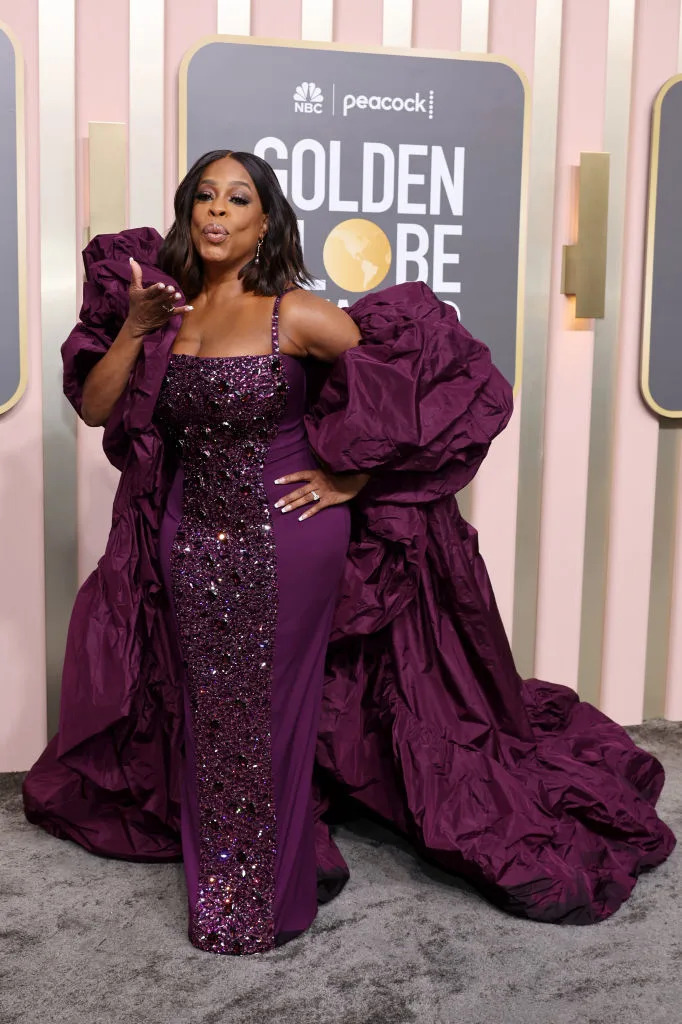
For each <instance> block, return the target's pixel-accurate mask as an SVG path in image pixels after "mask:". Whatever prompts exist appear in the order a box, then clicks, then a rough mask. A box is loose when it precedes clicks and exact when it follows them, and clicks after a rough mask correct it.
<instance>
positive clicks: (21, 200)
mask: <svg viewBox="0 0 682 1024" xmlns="http://www.w3.org/2000/svg"><path fill="white" fill-rule="evenodd" d="M0 32H2V33H4V35H5V36H7V38H8V39H9V41H10V45H11V46H12V50H13V51H14V90H15V99H16V115H15V116H16V136H15V138H16V150H17V155H16V170H17V304H18V325H19V383H18V384H17V387H16V390H15V391H14V393H13V394H12V395H11V396H10V398H8V399H7V401H5V402H3V403H2V404H0V414H2V413H3V412H7V411H8V410H9V409H11V408H13V406H15V405H16V404H17V402H18V401H19V399H20V398H21V397H22V395H23V394H24V392H25V391H26V386H27V384H28V336H27V310H26V294H27V285H26V275H27V269H26V152H25V145H26V142H25V131H24V118H25V116H26V114H25V105H24V55H23V52H22V49H21V46H20V44H19V41H18V39H17V37H16V36H15V34H14V32H13V31H12V30H11V28H9V26H8V25H6V24H5V23H4V22H2V21H0Z"/></svg>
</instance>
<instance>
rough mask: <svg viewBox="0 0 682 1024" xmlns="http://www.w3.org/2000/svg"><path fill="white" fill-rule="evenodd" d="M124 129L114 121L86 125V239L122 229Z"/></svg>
mask: <svg viewBox="0 0 682 1024" xmlns="http://www.w3.org/2000/svg"><path fill="white" fill-rule="evenodd" d="M126 156H127V154H126V126H125V124H122V123H120V122H118V121H90V122H89V124H88V169H89V193H90V209H89V217H88V227H87V229H86V235H87V237H86V239H85V241H86V242H88V241H89V240H90V239H91V238H94V237H95V235H102V234H114V233H116V232H118V231H122V230H123V228H124V227H125V226H126V220H127V215H126V206H127V202H126Z"/></svg>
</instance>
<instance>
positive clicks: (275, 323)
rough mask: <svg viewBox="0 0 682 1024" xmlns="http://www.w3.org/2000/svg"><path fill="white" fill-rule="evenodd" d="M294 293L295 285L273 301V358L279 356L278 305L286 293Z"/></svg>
mask: <svg viewBox="0 0 682 1024" xmlns="http://www.w3.org/2000/svg"><path fill="white" fill-rule="evenodd" d="M294 291H296V285H295V284H294V285H292V286H291V288H285V289H284V291H283V292H280V294H279V295H278V296H277V298H276V299H275V305H274V306H273V307H272V329H271V335H272V354H273V355H275V356H278V355H279V304H280V302H281V301H282V296H283V295H286V294H287V292H294Z"/></svg>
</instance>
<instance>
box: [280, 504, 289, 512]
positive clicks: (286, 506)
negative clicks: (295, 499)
mask: <svg viewBox="0 0 682 1024" xmlns="http://www.w3.org/2000/svg"><path fill="white" fill-rule="evenodd" d="M282 512H291V505H285V506H284V508H283V509H282Z"/></svg>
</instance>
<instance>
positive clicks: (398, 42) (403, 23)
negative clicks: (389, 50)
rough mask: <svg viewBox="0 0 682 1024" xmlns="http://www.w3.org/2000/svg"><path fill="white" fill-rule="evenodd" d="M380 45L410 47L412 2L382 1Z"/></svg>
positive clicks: (404, 0)
mask: <svg viewBox="0 0 682 1024" xmlns="http://www.w3.org/2000/svg"><path fill="white" fill-rule="evenodd" d="M382 43H383V45H384V46H411V45H412V0H384V21H383V33H382Z"/></svg>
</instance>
